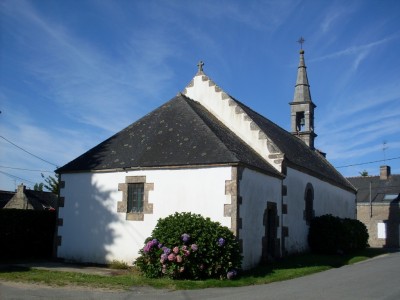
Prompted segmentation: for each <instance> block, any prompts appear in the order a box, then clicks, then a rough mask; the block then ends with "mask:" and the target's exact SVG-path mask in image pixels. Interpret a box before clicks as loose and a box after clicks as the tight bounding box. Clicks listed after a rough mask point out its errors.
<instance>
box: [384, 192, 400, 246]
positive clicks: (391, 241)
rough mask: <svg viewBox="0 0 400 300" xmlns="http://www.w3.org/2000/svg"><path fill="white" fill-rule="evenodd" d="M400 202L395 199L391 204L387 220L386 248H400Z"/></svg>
mask: <svg viewBox="0 0 400 300" xmlns="http://www.w3.org/2000/svg"><path fill="white" fill-rule="evenodd" d="M399 206H400V203H399V199H396V200H393V201H392V202H391V203H390V206H389V217H388V220H386V244H385V247H386V248H400V241H399V240H400V236H399V235H400V230H399V226H400V207H399Z"/></svg>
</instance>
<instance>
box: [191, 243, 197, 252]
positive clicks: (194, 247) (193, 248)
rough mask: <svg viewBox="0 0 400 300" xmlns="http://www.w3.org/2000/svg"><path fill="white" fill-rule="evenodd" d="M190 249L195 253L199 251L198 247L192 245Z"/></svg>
mask: <svg viewBox="0 0 400 300" xmlns="http://www.w3.org/2000/svg"><path fill="white" fill-rule="evenodd" d="M190 248H191V249H192V250H193V251H197V249H199V247H198V246H197V245H196V244H192V245H191V246H190Z"/></svg>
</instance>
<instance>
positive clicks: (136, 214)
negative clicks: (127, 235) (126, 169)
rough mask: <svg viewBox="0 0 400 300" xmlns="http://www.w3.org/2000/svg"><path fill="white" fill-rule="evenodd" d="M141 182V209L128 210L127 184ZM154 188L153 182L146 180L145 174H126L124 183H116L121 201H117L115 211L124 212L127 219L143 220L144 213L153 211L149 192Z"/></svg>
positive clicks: (129, 205)
mask: <svg viewBox="0 0 400 300" xmlns="http://www.w3.org/2000/svg"><path fill="white" fill-rule="evenodd" d="M130 184H143V199H142V200H143V202H142V210H141V211H129V210H128V209H130V207H131V204H129V200H130V199H129V198H130V196H129V185H130ZM152 190H154V183H148V182H146V176H126V177H125V183H120V184H118V191H121V192H122V201H118V203H117V212H119V213H125V214H126V220H128V221H143V220H144V215H145V214H152V213H153V203H149V192H150V191H152Z"/></svg>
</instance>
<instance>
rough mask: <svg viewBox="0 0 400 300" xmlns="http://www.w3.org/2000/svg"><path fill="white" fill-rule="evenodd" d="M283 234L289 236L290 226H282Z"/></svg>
mask: <svg viewBox="0 0 400 300" xmlns="http://www.w3.org/2000/svg"><path fill="white" fill-rule="evenodd" d="M282 235H283V237H284V238H286V237H288V236H289V227H287V226H282Z"/></svg>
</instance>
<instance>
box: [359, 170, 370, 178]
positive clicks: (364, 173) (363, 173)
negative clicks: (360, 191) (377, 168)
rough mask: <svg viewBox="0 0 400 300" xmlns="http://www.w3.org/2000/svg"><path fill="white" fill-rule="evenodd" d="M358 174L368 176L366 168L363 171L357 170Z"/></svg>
mask: <svg viewBox="0 0 400 300" xmlns="http://www.w3.org/2000/svg"><path fill="white" fill-rule="evenodd" d="M359 174H360V175H361V176H362V177H367V176H368V171H367V170H364V171H362V172H359Z"/></svg>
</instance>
